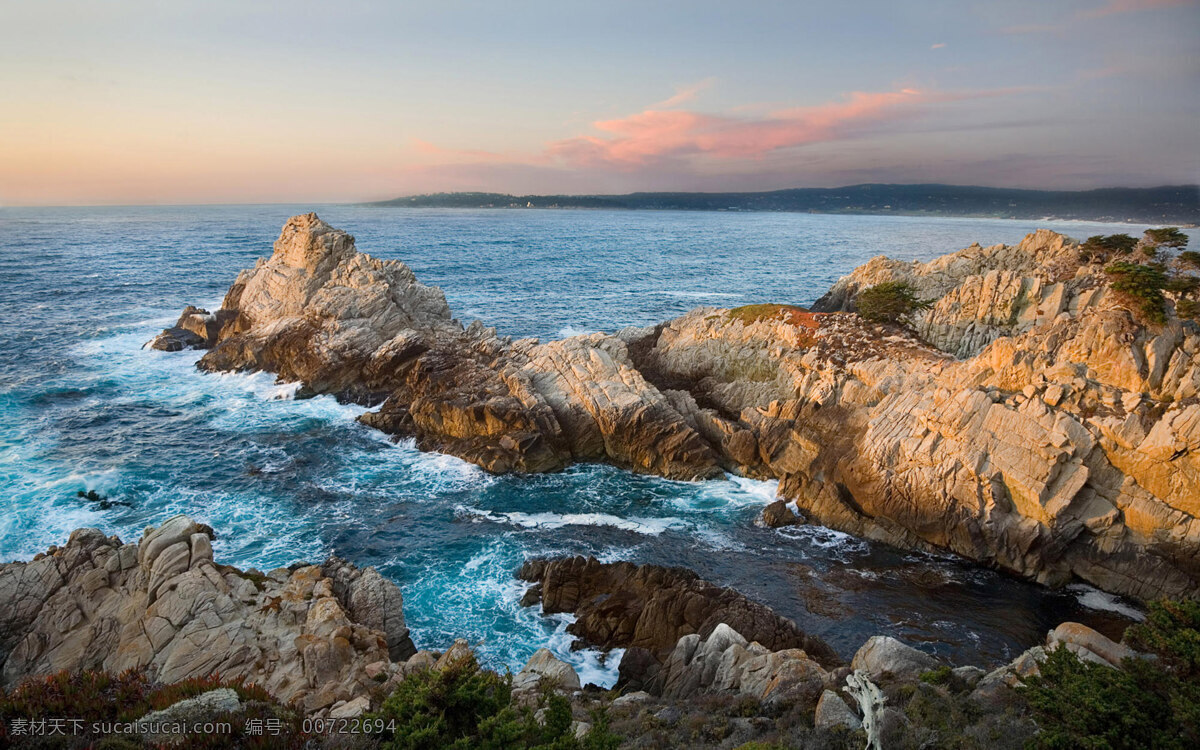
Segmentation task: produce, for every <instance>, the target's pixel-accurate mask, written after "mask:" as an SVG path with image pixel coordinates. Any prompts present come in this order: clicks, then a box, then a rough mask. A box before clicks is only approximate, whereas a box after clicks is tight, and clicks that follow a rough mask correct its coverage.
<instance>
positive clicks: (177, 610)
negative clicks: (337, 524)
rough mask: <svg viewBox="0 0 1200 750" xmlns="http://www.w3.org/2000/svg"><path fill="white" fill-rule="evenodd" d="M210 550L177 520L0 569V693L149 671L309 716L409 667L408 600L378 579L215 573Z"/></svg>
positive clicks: (86, 532) (200, 530)
mask: <svg viewBox="0 0 1200 750" xmlns="http://www.w3.org/2000/svg"><path fill="white" fill-rule="evenodd" d="M212 538H213V532H212V529H210V528H209V527H207V526H204V525H202V524H198V523H195V522H193V521H192V520H191V519H189V518H187V517H186V516H176V517H174V518H172V519H170V520H168V521H166V522H165V523H163V524H162V525H161V526H159V527H158V528H150V529H147V530H146V533H145V534H144V535H143V536H142V538H141V540H140V541H138V542H133V543H129V544H124V543H122V542H121V541H120V540H119V539H117V538H116V537H106V536H104V534H103V533H101V532H100V531H98V530H96V529H79V530H78V531H76V532H74V533H73V534H71V538H70V540H69V541H68V542H67V543H66V545H64V546H63V547H60V548H51V550H50V551H49V552H48V553H46V554H44V555H39V556H38V557H37V558H36V559H34V560H33V561H31V562H28V563H22V562H14V563H8V564H5V565H3V566H0V601H3V602H5V604H6V606H5V607H4V609H3V611H2V612H0V680H2V683H3V684H4V685H5V686H11V685H13V684H15V683H16V682H18V681H19V680H20V679H21V678H23V677H26V676H29V675H37V674H50V673H54V672H57V671H60V670H63V669H69V670H81V669H103V670H106V671H109V672H112V673H118V672H121V671H123V670H126V669H134V668H136V669H145V670H146V671H147V672H148V673H149V674H150V675H152V676H153V677H154V678H155V679H157V680H159V681H161V682H164V683H169V682H176V681H179V680H182V679H186V678H190V677H202V676H208V675H210V674H213V673H219V674H220V675H221V676H223V677H227V678H238V677H244V678H246V679H247V680H248V681H250V682H255V683H257V684H259V685H261V686H262V687H264V688H266V689H267V690H268V691H270V692H271V693H272V694H273V695H275V696H276V697H277V698H279V699H280V700H282V701H285V702H293V703H296V704H297V705H299V706H301V707H302V708H303V709H304V710H305V711H306V712H308V713H314V712H319V711H322V710H326V709H330V708H332V707H335V706H337V705H338V704H342V703H345V702H348V701H352V700H355V699H357V698H360V697H363V696H366V695H369V694H371V693H372V692H373V691H376V690H377V689H378V687H379V681H377V680H375V679H373V678H372V676H371V674H370V673H369V672H370V669H369V668H370V667H371V666H372V665H374V666H375V668H376V669H378V668H380V665H384V666H385V667H387V668H389V669H390V670H391V672H394V671H396V670H395V665H392V664H391V661H390V659H393V658H394V659H396V660H402V659H405V658H407V657H408V656H410V655H412V653H413V651H414V649H413V644H412V641H411V639H409V637H408V630H407V629H406V628H405V627H404V614H403V611H402V609H401V606H402V600H401V596H400V590H399V589H398V588H397V587H396V585H395V584H394V583H392V582H391V581H388V580H387V579H385V578H383V577H382V576H380V575H379V573H378V572H376V571H375V570H374V569H373V568H367V569H365V570H359V569H356V568H354V567H353V566H351V565H349V564H347V563H345V562H343V561H341V560H337V559H336V558H334V559H332V560H330V562H328V563H326V564H325V566H323V567H322V566H317V565H299V566H295V567H294V568H292V569H280V570H275V571H271V572H270V573H269V574H267V575H261V574H259V573H257V572H255V571H241V570H238V569H236V568H233V567H230V566H227V565H219V564H217V563H215V562H214V561H213V555H212V546H211V544H210V542H211V539H212ZM385 671H386V670H385ZM386 676H387V675H385V677H386Z"/></svg>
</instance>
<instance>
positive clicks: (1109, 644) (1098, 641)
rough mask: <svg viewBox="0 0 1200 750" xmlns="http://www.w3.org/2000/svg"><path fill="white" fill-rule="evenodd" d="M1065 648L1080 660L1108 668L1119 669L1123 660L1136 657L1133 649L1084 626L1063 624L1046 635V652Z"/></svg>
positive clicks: (1070, 623)
mask: <svg viewBox="0 0 1200 750" xmlns="http://www.w3.org/2000/svg"><path fill="white" fill-rule="evenodd" d="M1060 646H1061V647H1065V648H1067V649H1068V650H1070V651H1071V652H1073V653H1074V654H1075V655H1076V656H1078V657H1079V658H1080V659H1083V660H1085V661H1091V662H1095V663H1098V664H1105V665H1107V666H1110V667H1116V668H1120V667H1121V662H1122V661H1123V660H1125V659H1130V658H1133V657H1134V656H1136V655H1137V652H1135V651H1134V650H1133V649H1131V648H1129V647H1128V646H1125V645H1123V644H1120V643H1116V642H1115V641H1113V640H1111V639H1110V638H1107V637H1105V636H1103V635H1101V634H1100V633H1097V632H1096V631H1095V630H1092V629H1091V628H1089V627H1088V626H1086V625H1081V624H1079V623H1077V622H1064V623H1062V624H1061V625H1059V626H1058V627H1056V628H1055V629H1054V630H1051V631H1050V632H1049V633H1048V634H1047V635H1046V650H1047V651H1053V650H1054V649H1056V648H1059V647H1060Z"/></svg>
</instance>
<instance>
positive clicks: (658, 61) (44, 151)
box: [0, 0, 1200, 205]
mask: <svg viewBox="0 0 1200 750" xmlns="http://www.w3.org/2000/svg"><path fill="white" fill-rule="evenodd" d="M647 6H649V7H647ZM1198 95H1200V0H1055V1H1054V2H1043V1H1041V0H1029V1H1028V2H1026V1H1025V0H1011V1H1005V2H999V1H992V2H970V1H969V0H928V1H927V2H895V0H887V1H881V2H868V1H861V2H855V1H853V0H842V1H841V2H836V3H829V2H814V3H804V2H779V3H774V2H744V3H731V2H729V1H728V0H721V2H712V3H710V2H697V1H696V0H688V1H686V2H658V3H647V2H636V3H625V2H602V3H586V4H583V3H572V2H561V1H560V2H520V3H496V2H490V3H467V2H451V1H449V0H445V1H443V2H419V3H417V2H411V3H395V2H391V3H384V2H355V1H354V0H341V1H340V2H334V3H305V2H294V1H293V2H287V3H266V2H258V3H251V2H221V1H219V0H206V1H204V2H180V1H179V0H175V1H173V2H169V3H167V2H132V1H125V2H117V1H115V0H114V1H111V2H96V1H95V0H90V1H88V2H63V1H57V0H39V1H38V2H26V1H24V0H15V1H14V0H0V205H12V204H96V203H212V202H293V201H296V202H308V201H344V200H370V199H379V198H388V197H393V196H396V195H401V194H409V193H417V192H433V191H441V190H493V191H501V192H513V193H523V192H536V193H550V192H572V193H602V192H627V191H632V190H769V189H775V188H783V187H797V186H835V185H843V184H851V183H860V182H951V183H959V184H980V185H999V186H1012V187H1034V188H1090V187H1100V186H1111V185H1134V186H1146V185H1159V184H1168V183H1170V184H1178V183H1184V182H1197V181H1200V119H1198V118H1197V115H1198V113H1200V96H1198Z"/></svg>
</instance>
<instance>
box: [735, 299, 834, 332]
mask: <svg viewBox="0 0 1200 750" xmlns="http://www.w3.org/2000/svg"><path fill="white" fill-rule="evenodd" d="M729 319H730V320H740V321H741V322H742V323H743V324H744V325H750V324H751V323H757V322H759V321H761V320H782V321H783V322H785V323H790V324H792V325H803V326H814V327H815V324H814V323H813V319H812V314H811V313H810V312H809V311H808V310H806V309H804V308H803V307H799V306H797V305H773V304H763V305H743V306H742V307H735V308H733V309H732V310H730V311H729Z"/></svg>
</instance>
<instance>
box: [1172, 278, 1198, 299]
mask: <svg viewBox="0 0 1200 750" xmlns="http://www.w3.org/2000/svg"><path fill="white" fill-rule="evenodd" d="M1165 289H1166V291H1168V292H1171V293H1172V294H1177V295H1179V296H1181V297H1191V296H1192V295H1194V294H1195V293H1196V291H1197V290H1200V278H1197V277H1196V276H1185V275H1182V274H1181V275H1173V276H1169V277H1168V278H1167V285H1166V287H1165Z"/></svg>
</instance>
